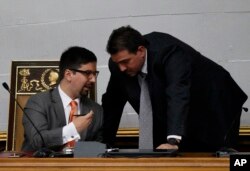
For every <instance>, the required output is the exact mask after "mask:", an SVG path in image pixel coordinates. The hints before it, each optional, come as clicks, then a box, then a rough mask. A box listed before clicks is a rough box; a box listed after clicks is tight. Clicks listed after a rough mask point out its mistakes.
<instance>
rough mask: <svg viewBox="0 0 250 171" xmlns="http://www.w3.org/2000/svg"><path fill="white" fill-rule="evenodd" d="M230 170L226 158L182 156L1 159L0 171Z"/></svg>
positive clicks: (197, 155)
mask: <svg viewBox="0 0 250 171" xmlns="http://www.w3.org/2000/svg"><path fill="white" fill-rule="evenodd" d="M61 169H63V170H65V171H74V170H80V171H81V170H92V171H95V170H96V171H105V170H108V171H113V170H115V171H124V170H133V171H136V170H140V171H142V170H147V171H148V170H154V171H163V170H169V171H171V170H173V171H183V170H185V171H186V170H188V171H198V170H199V171H215V170H216V171H224V170H227V171H229V158H216V157H213V156H209V155H203V154H201V155H199V154H196V155H186V154H185V155H182V156H178V157H170V158H0V171H3V170H10V171H11V170H15V171H19V170H22V171H23V170H25V171H31V170H46V171H56V170H57V171H59V170H61Z"/></svg>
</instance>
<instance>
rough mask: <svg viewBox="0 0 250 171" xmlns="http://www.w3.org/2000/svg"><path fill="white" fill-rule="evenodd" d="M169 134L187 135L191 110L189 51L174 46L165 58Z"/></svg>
mask: <svg viewBox="0 0 250 171" xmlns="http://www.w3.org/2000/svg"><path fill="white" fill-rule="evenodd" d="M163 64H164V73H165V74H164V76H165V80H166V82H165V84H166V88H165V95H166V99H167V133H168V135H180V136H183V135H185V126H186V120H187V115H188V111H189V102H190V85H191V65H190V61H189V58H188V53H187V52H184V51H183V50H182V49H181V48H180V47H172V48H171V50H170V51H168V53H166V54H165V56H164V58H163Z"/></svg>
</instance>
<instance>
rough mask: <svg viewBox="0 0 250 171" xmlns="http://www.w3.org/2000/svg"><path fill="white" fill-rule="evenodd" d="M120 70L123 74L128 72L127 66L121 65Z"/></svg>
mask: <svg viewBox="0 0 250 171" xmlns="http://www.w3.org/2000/svg"><path fill="white" fill-rule="evenodd" d="M119 68H120V70H121V72H124V71H126V69H127V67H126V66H124V65H121V64H120V65H119Z"/></svg>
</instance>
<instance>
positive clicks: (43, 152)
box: [2, 82, 53, 157]
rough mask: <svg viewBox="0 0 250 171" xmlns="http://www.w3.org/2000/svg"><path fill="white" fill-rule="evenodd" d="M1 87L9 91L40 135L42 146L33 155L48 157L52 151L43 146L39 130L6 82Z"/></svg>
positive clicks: (43, 142)
mask: <svg viewBox="0 0 250 171" xmlns="http://www.w3.org/2000/svg"><path fill="white" fill-rule="evenodd" d="M2 85H3V87H4V88H5V89H6V90H7V91H8V92H9V93H10V95H11V97H12V98H13V99H14V100H15V102H16V104H17V105H18V106H19V108H20V109H21V110H22V112H23V114H24V115H25V116H26V117H27V119H28V120H29V122H30V123H31V125H32V126H33V128H35V130H36V132H37V133H38V135H39V136H40V138H41V140H42V148H41V149H39V150H37V151H35V152H34V153H33V157H49V156H50V155H51V154H52V153H53V151H52V150H50V149H48V148H46V147H45V146H46V145H45V141H44V138H43V136H42V134H41V132H40V131H39V130H38V129H37V127H36V126H35V124H34V122H33V121H32V119H31V118H30V117H29V115H28V114H27V113H26V112H25V111H24V109H23V108H22V106H21V105H20V103H19V102H18V101H17V99H16V98H15V96H14V94H13V93H12V92H11V90H10V88H9V86H8V84H7V83H6V82H4V83H2Z"/></svg>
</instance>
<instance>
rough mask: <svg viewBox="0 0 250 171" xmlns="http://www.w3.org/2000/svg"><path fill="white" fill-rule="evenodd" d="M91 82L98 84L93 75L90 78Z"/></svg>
mask: <svg viewBox="0 0 250 171" xmlns="http://www.w3.org/2000/svg"><path fill="white" fill-rule="evenodd" d="M90 82H92V83H95V82H96V76H94V75H92V76H91V78H90Z"/></svg>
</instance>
